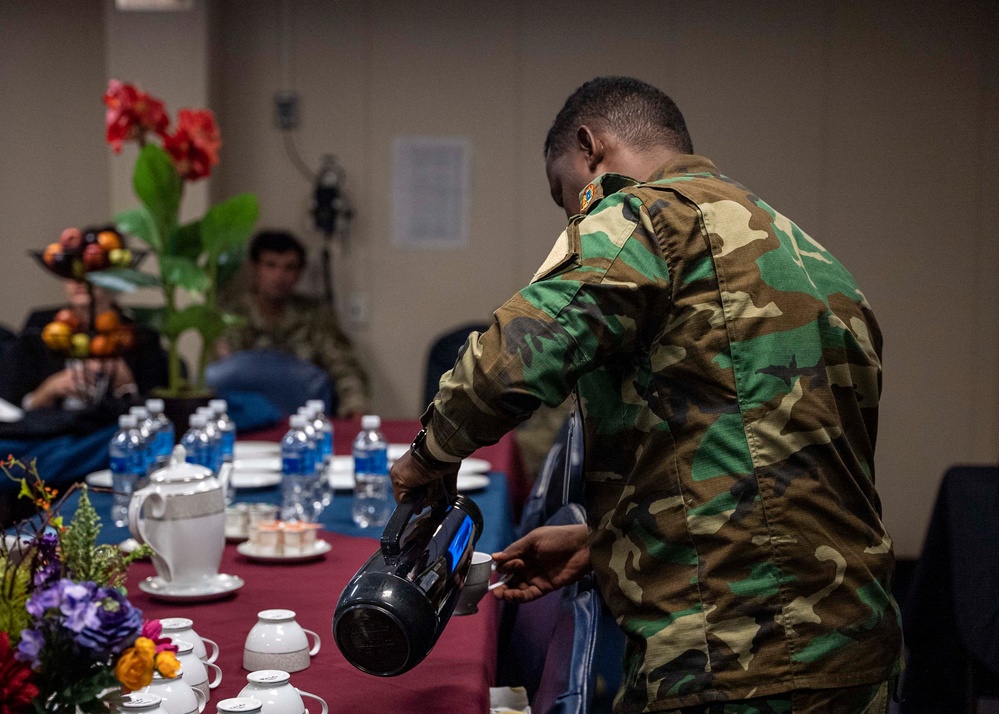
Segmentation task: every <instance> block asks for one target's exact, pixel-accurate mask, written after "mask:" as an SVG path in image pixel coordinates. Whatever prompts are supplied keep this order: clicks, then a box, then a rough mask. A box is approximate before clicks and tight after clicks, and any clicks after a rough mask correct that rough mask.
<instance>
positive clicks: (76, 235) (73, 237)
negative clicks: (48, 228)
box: [59, 228, 83, 250]
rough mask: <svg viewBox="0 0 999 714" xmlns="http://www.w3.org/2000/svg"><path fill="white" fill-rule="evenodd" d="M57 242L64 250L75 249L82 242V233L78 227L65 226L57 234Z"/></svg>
mask: <svg viewBox="0 0 999 714" xmlns="http://www.w3.org/2000/svg"><path fill="white" fill-rule="evenodd" d="M59 244H60V245H61V246H62V247H63V248H65V249H66V250H77V249H78V248H79V247H80V246H81V245H82V244H83V234H82V233H80V229H79V228H67V229H66V230H64V231H63V232H62V235H60V236H59Z"/></svg>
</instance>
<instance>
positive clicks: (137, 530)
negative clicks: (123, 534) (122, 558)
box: [128, 488, 171, 580]
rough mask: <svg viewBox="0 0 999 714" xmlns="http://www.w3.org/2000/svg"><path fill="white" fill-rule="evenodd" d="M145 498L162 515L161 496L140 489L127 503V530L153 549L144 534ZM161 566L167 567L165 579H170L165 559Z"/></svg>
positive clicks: (163, 505) (154, 545) (152, 544)
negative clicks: (143, 514) (143, 512)
mask: <svg viewBox="0 0 999 714" xmlns="http://www.w3.org/2000/svg"><path fill="white" fill-rule="evenodd" d="M147 500H149V501H150V502H151V504H152V508H153V509H154V511H157V510H158V511H159V512H160V515H163V510H164V507H165V505H166V504H164V502H163V497H162V496H160V494H158V493H156V492H155V491H153V490H151V489H148V488H143V489H140V490H138V491H136V492H135V493H133V494H132V500H131V501H129V503H128V530H129V532H131V534H132V537H133V538H135V539H136V540H137V541H139V542H140V543H146V544H148V545H149V546H150V547H151V548H152V549H153V550H154V551H155V550H156V544H155V543H150V542H149V539H148V537H147V536H146V519H144V518H143V517H142V507H143V506H144V505H146V501H147ZM163 567H165V568H166V569H167V577H166V580H170V579H171V578H170V573H169V569H170V567H169V566H168V565H167V563H166V561H165V560H164V561H163Z"/></svg>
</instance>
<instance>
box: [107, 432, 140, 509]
mask: <svg viewBox="0 0 999 714" xmlns="http://www.w3.org/2000/svg"><path fill="white" fill-rule="evenodd" d="M136 424H137V421H136V418H135V415H133V414H122V415H121V416H120V417H118V431H116V432H115V435H114V436H113V437H111V443H110V444H109V446H108V456H109V457H110V460H111V486H112V490H113V491H114V500H113V501H112V503H111V519H112V520H113V521H114V524H115V525H116V526H119V527H121V526H126V525H128V503H129V501H131V500H132V491H133V490H135V483H136V481H138V480H139V478H140V477H142V476H143V475H145V464H144V458H145V457H144V455H143V450H144V449H145V448H146V444H145V442H144V440H143V438H142V434H141V433H140V432H139V430H138V429H137V428H136Z"/></svg>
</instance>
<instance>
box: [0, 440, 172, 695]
mask: <svg viewBox="0 0 999 714" xmlns="http://www.w3.org/2000/svg"><path fill="white" fill-rule="evenodd" d="M0 470H2V472H3V474H4V476H6V477H7V478H9V479H12V480H14V481H16V482H19V483H20V489H21V490H20V494H19V496H20V497H22V498H28V499H30V500H31V501H33V502H34V504H35V506H36V508H37V509H38V514H37V515H36V517H34V518H32V519H29V520H28V521H26V522H24V523H22V524H20V525H19V526H18V527H17V528H16V533H15V534H14V535H13V536H8V538H7V539H5V540H4V541H3V545H2V546H0V714H21V713H22V712H31V711H34V712H38V713H39V714H41V713H42V712H93V713H97V712H106V711H107V709H108V705H109V704H112V703H114V702H116V701H118V700H119V698H120V696H121V694H122V693H123V688H124V690H125V691H127V690H135V689H141V688H142V687H145V686H146V685H148V684H149V683H150V682H151V681H152V677H153V671H154V670H155V671H158V672H160V673H161V674H162V675H164V676H167V677H171V676H174V675H175V674H176V672H177V669H178V668H179V667H180V665H179V663H178V661H177V658H176V656H175V653H176V651H177V648H176V646H174V645H173V644H172V643H171V642H170V640H169V639H167V638H163V637H161V633H162V628H161V627H160V624H159V622H158V621H156V620H153V621H146V622H143V619H142V613H141V611H140V610H139V609H138V608H136V607H135V606H133V605H132V604H131V603H130V602H129V601H128V598H127V597H126V594H125V590H124V588H123V587H122V583H123V582H124V580H125V572H126V570H127V568H128V565H129V563H131V562H132V561H133V560H135V559H137V558H140V557H144V556H145V555H148V552H149V551H148V548H139V549H137V550H136V551H133V552H132V553H131V554H125V553H123V552H122V551H121V550H120V549H119V548H118V547H117V546H112V545H97V543H96V541H97V536H98V534H99V533H100V526H101V523H100V518H99V517H98V516H97V513H96V511H95V510H94V508H93V506H92V505H91V504H90V500H89V498H88V497H87V490H86V489H87V487H86V486H77V485H74V486H72V487H70V488H69V489H68V490H67V491H66V493H65V494H64V495H63V496H62V497H61V498H58V494H57V493H56V491H55V490H54V489H51V488H49V487H47V486H46V485H45V484H44V482H43V481H42V480H41V478H40V477H39V475H38V471H37V469H36V468H35V465H34V463H33V462H32V463H31V464H30V465H25V464H23V463H21V462H19V461H17V460H15V459H13V458H10V457H8V459H7V460H6V461H3V462H0ZM77 488H79V489H80V490H81V493H80V499H79V503H78V505H77V509H76V513H75V514H74V515H73V518H72V521H71V522H70V523H69V524H68V525H65V524H63V519H62V517H61V516H60V515H58V512H59V507H60V506H61V505H62V504H63V503H64V502H65V499H66V497H67V496H68V495H69V494H70V493H72V492H73V491H74V490H76V489H77Z"/></svg>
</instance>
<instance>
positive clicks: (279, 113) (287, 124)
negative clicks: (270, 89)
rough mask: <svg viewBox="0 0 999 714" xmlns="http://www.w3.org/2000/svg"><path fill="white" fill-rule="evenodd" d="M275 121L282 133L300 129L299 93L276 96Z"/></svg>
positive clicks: (278, 94)
mask: <svg viewBox="0 0 999 714" xmlns="http://www.w3.org/2000/svg"><path fill="white" fill-rule="evenodd" d="M274 121H275V123H276V124H277V127H278V129H280V130H281V131H291V130H292V129H297V128H298V93H297V92H291V91H284V92H278V93H277V94H275V95H274Z"/></svg>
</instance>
